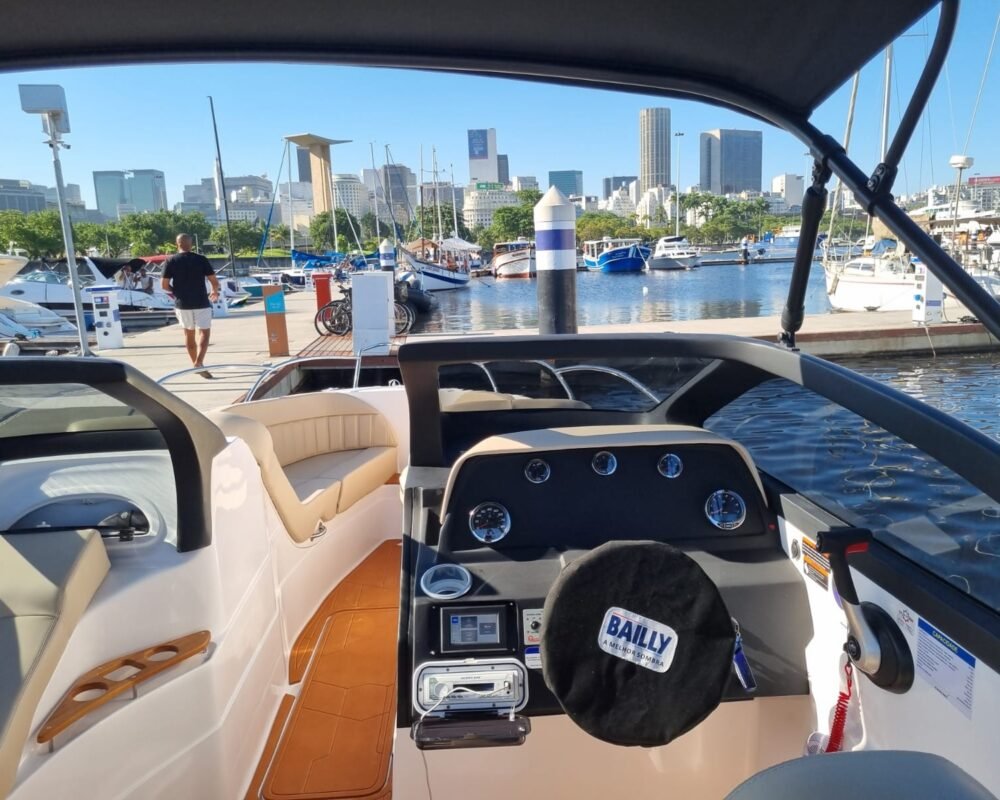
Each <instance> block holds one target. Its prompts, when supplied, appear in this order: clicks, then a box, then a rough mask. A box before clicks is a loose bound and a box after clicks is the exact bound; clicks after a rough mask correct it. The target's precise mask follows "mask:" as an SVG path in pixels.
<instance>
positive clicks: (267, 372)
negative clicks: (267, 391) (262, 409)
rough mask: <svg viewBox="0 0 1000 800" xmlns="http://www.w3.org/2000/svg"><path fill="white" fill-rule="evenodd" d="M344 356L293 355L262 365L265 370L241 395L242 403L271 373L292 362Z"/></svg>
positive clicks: (252, 395)
mask: <svg viewBox="0 0 1000 800" xmlns="http://www.w3.org/2000/svg"><path fill="white" fill-rule="evenodd" d="M338 358H345V357H344V356H293V357H292V358H286V359H285V360H284V361H279V362H278V363H277V364H272V365H270V366H268V365H264V366H265V367H266V369H265V371H264V372H263V373H262V374H261V376H260V377H259V378H257V382H256V383H254V385H253V386H251V387H250V389H249V390H248V391H247V393H246V394H245V395H244V396H243V400H242V401H241V402H243V403H249V402H250V401H251V400H253V399H254V395H256V394H257V390H258V389H260V387H261V384H263V383H264V381H266V380H267V379H268V378H269V377H270V376H271V375H273V374H274V373H275V372H277V371H278V370H279V369H282V368H284V367H287V366H291V365H292V364H306V363H309V362H313V361H333V360H334V359H338Z"/></svg>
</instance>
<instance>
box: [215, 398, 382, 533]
mask: <svg viewBox="0 0 1000 800" xmlns="http://www.w3.org/2000/svg"><path fill="white" fill-rule="evenodd" d="M209 416H210V417H211V418H212V419H213V420H214V421H215V423H216V424H217V425H218V426H219V427H220V428H221V429H222V430H223V432H224V433H226V435H228V436H236V437H239V438H240V439H243V440H244V441H245V442H246V443H247V445H248V446H249V447H250V450H251V452H253V454H254V458H255V459H256V461H257V463H258V464H259V465H260V468H261V474H262V476H263V478H264V484H265V486H266V487H267V491H268V494H269V495H270V497H271V500H272V502H273V503H274V505H275V508H276V509H277V510H278V515H279V516H280V517H281V520H282V522H283V523H284V525H285V528H286V529H287V530H288V533H289V534H290V535H291V537H292V538H293V539H295V540H296V541H298V542H304V541H307V540H308V539H309V538H310V537H311V536H312V535H313V534H314V533H316V531H317V530H318V529H319V526H320V523H323V522H328V521H329V520H331V519H333V517H334V516H336V514H337V512H339V511H345V510H346V509H348V508H350V507H351V506H352V505H354V503H356V502H357V501H358V500H360V499H361V498H362V497H364V496H365V495H367V494H368V493H370V492H372V491H373V490H375V489H377V488H378V487H379V486H381V485H383V484H384V483H385V482H386V481H388V480H389V479H390V478H391V477H392V476H393V475H395V474H396V440H395V438H394V436H393V434H392V429H391V428H390V427H389V424H388V422H387V421H386V419H385V417H383V416H382V414H380V413H379V412H378V410H377V409H375V408H373V407H372V406H370V405H368V404H367V403H365V402H364V401H363V400H360V399H358V398H357V397H354V396H352V395H347V394H342V393H338V392H315V393H312V394H300V395H291V396H289V397H281V398H277V399H275V400H259V401H256V402H253V403H240V404H237V405H233V406H227V407H226V408H224V409H220V410H219V411H215V412H212V413H211V414H210V415H209Z"/></svg>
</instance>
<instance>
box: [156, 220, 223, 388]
mask: <svg viewBox="0 0 1000 800" xmlns="http://www.w3.org/2000/svg"><path fill="white" fill-rule="evenodd" d="M193 244H194V240H193V239H192V238H191V234H189V233H182V234H179V235H178V237H177V253H176V255H172V256H171V257H170V258H168V259H167V261H166V263H165V264H164V265H163V281H162V284H163V290H164V291H165V292H167V294H169V295H171V296H172V297H173V298H174V311H175V313H176V314H177V321H178V322H179V323H180V324H181V327H182V328H184V346H185V347H186V348H187V352H188V356H190V358H191V363H192V364H193V365H194V366H195V367H203V366H205V354H206V353H207V352H208V340H209V336H210V335H211V332H212V330H211V329H212V303H214V302H215V301H216V300H218V299H219V279H218V278H216V277H215V271H214V270H213V269H212V265H211V264H210V263H209V262H208V259H207V258H205V256H203V255H201V254H200V253H194V252H192V251H191V247H192V245H193ZM206 279H207V280H208V282H209V283H210V284H212V293H211V294H209V293H208V289H206V288H205V280H206ZM195 329H197V331H198V334H199V337H198V341H197V342H196V341H195V336H194V332H195ZM199 374H200V375H201V376H202V377H203V378H211V377H212V374H211V373H210V372H208V370H203V371H202V372H201V373H199Z"/></svg>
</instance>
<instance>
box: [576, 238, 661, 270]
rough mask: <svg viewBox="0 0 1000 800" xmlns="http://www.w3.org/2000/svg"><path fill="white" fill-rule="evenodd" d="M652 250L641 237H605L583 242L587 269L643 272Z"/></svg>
mask: <svg viewBox="0 0 1000 800" xmlns="http://www.w3.org/2000/svg"><path fill="white" fill-rule="evenodd" d="M649 253H650V250H649V248H648V247H646V246H645V245H643V244H642V240H641V239H615V238H612V237H610V236H605V237H604V238H603V239H597V240H591V241H586V242H584V243H583V257H584V261H585V263H586V264H587V269H592V270H595V269H596V270H600V271H601V272H642V271H643V270H644V269H645V268H646V259H647V258H649Z"/></svg>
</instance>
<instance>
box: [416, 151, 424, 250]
mask: <svg viewBox="0 0 1000 800" xmlns="http://www.w3.org/2000/svg"><path fill="white" fill-rule="evenodd" d="M419 201H420V202H419V205H420V209H419V210H418V212H417V214H418V216H417V225H418V226H419V228H420V238H421V239H423V238H424V205H425V202H424V146H423V145H420V197H419Z"/></svg>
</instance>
